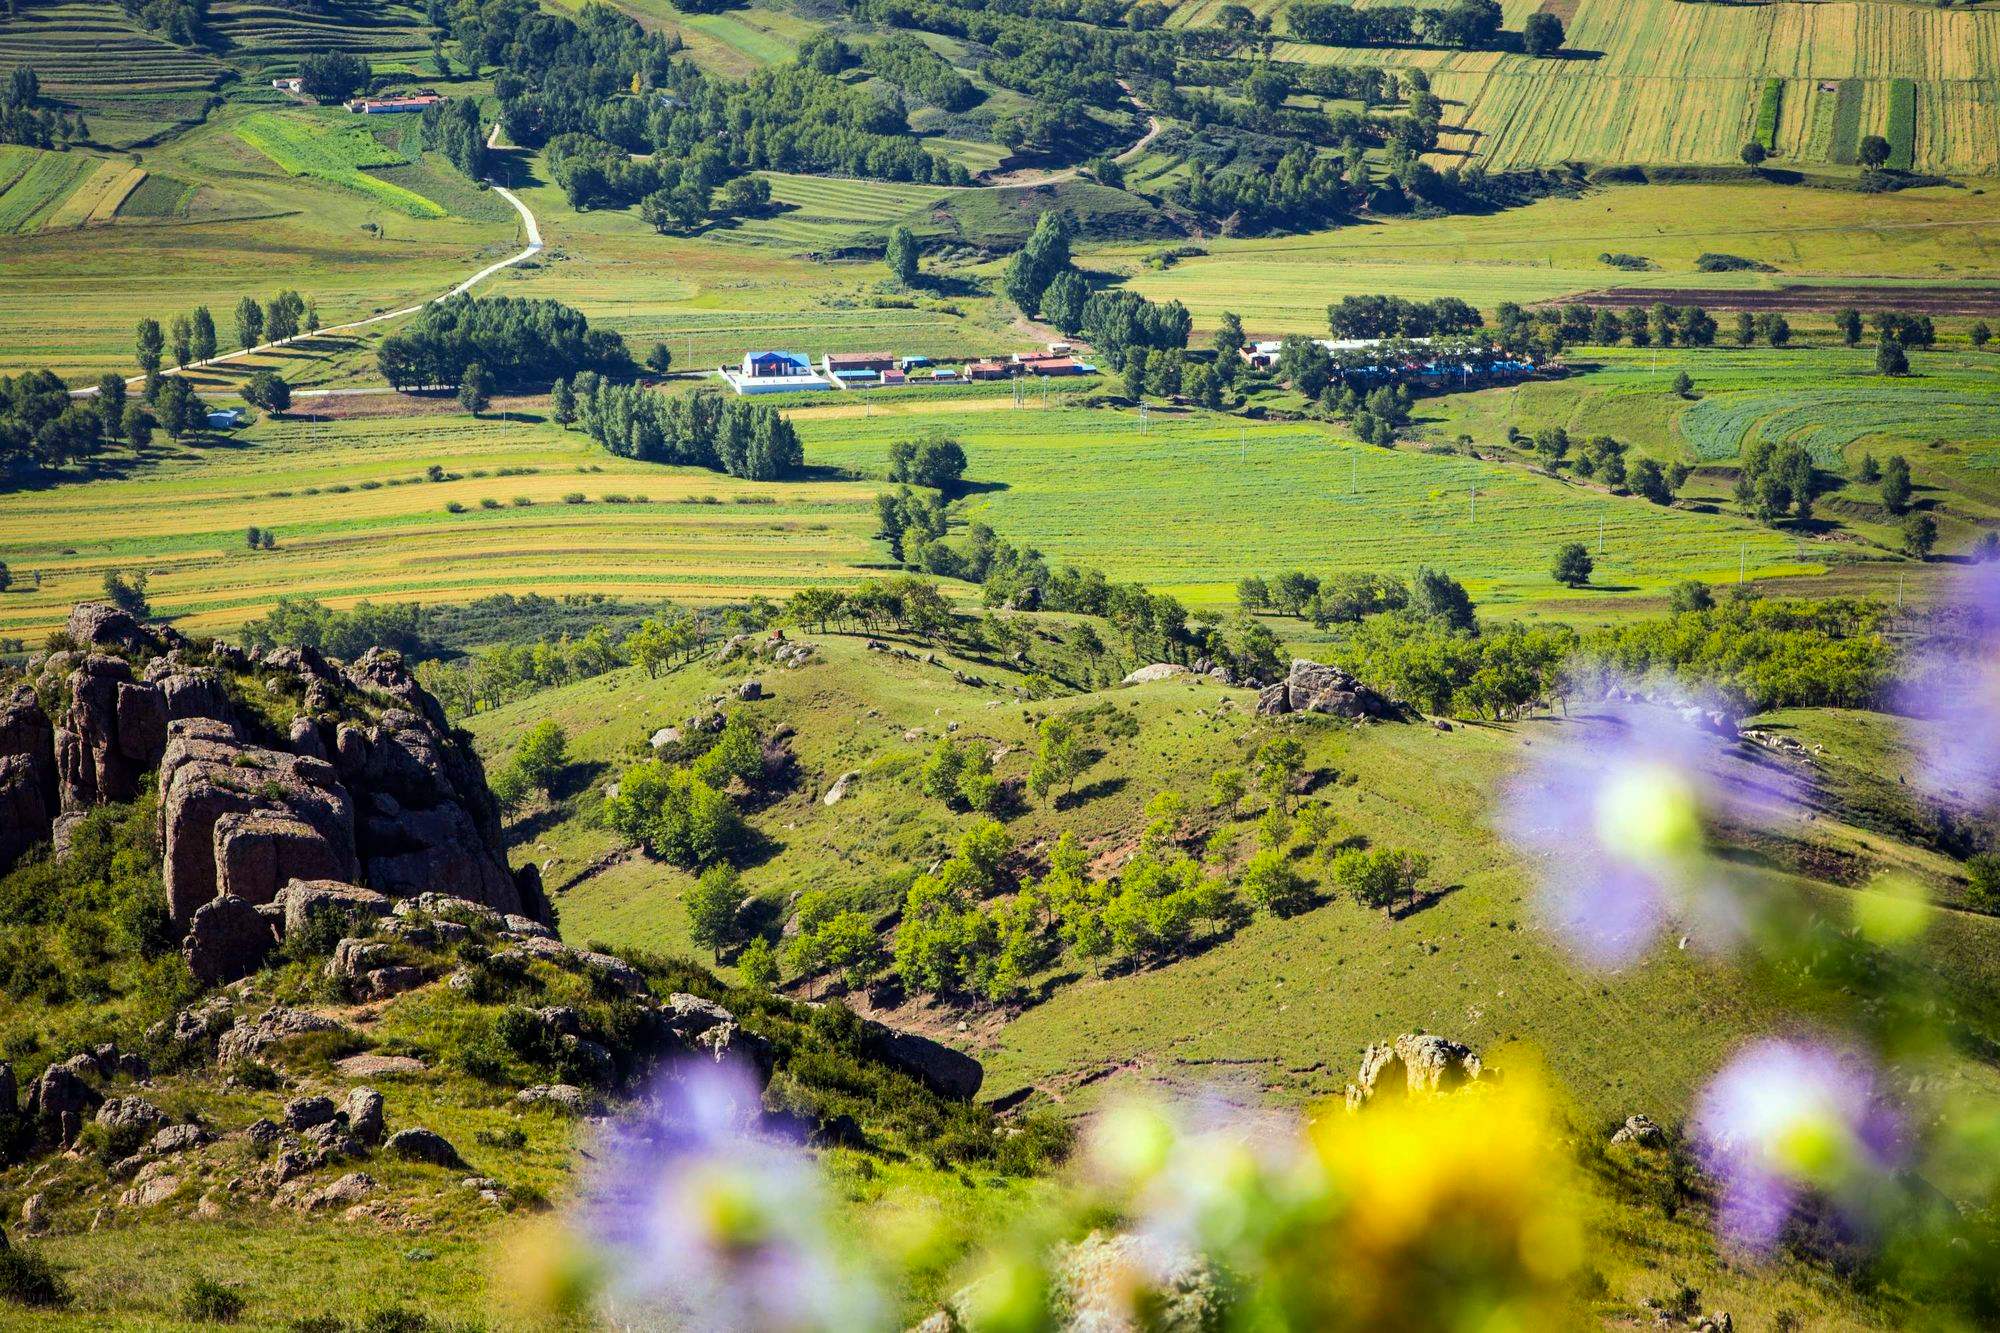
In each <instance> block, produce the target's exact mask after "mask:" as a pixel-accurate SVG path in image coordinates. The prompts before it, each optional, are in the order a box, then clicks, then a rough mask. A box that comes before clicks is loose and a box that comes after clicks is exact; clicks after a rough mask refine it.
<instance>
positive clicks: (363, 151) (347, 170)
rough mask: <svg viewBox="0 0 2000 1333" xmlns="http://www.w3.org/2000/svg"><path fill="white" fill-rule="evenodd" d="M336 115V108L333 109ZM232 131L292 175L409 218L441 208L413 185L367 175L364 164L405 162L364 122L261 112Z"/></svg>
mask: <svg viewBox="0 0 2000 1333" xmlns="http://www.w3.org/2000/svg"><path fill="white" fill-rule="evenodd" d="M334 114H336V115H337V114H341V113H337V112H336V113H334ZM236 135H237V137H238V138H240V139H242V140H243V142H245V143H247V144H249V145H250V146H251V147H252V148H255V149H256V150H257V151H258V152H260V153H262V154H264V156H266V157H268V158H270V159H271V160H272V161H273V162H276V163H277V164H278V165H279V166H280V167H283V168H284V169H285V170H286V171H288V172H290V173H291V174H292V175H294V176H310V177H312V178H313V179H315V180H323V181H326V182H328V183H330V184H333V185H342V186H346V187H347V188H348V189H350V190H359V191H360V192H361V193H363V194H366V195H368V196H370V197H372V198H374V199H376V200H379V201H380V202H382V203H385V204H387V205H389V206H390V207H391V208H393V209H395V210H397V211H398V212H401V213H407V214H409V215H410V216H411V217H418V218H441V217H443V216H444V215H445V210H444V208H443V207H442V206H441V205H439V204H438V203H436V202H435V201H433V200H430V199H426V198H424V197H423V196H422V195H420V194H417V193H416V192H414V191H412V190H406V189H404V188H403V187H402V186H400V185H395V184H391V183H390V182H388V181H385V180H382V179H380V178H379V177H376V176H371V175H369V174H368V173H367V172H366V171H364V170H363V168H364V167H394V166H402V165H404V162H405V159H404V157H403V155H402V154H401V153H398V152H396V151H395V150H394V149H392V148H389V147H386V146H385V145H384V144H383V143H382V142H381V141H380V140H378V139H377V138H375V136H374V135H373V134H371V133H369V131H368V127H367V126H366V125H361V124H356V123H354V122H352V121H347V122H344V123H343V122H334V121H330V120H328V119H327V118H325V117H321V118H319V120H318V123H308V122H307V121H305V120H303V119H300V118H295V117H292V116H286V115H279V114H275V113H271V112H263V111H260V112H258V113H256V114H255V115H251V116H245V117H244V118H243V119H242V120H240V121H238V122H237V125H236Z"/></svg>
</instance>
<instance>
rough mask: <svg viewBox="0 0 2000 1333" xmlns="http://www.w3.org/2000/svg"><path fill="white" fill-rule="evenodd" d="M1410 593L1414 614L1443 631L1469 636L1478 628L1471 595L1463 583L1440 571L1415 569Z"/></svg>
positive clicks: (1426, 568)
mask: <svg viewBox="0 0 2000 1333" xmlns="http://www.w3.org/2000/svg"><path fill="white" fill-rule="evenodd" d="M1410 591H1411V597H1410V605H1411V606H1412V607H1413V608H1414V609H1415V610H1416V612H1417V614H1418V615H1420V616H1423V617H1424V618H1425V619H1427V620H1431V621H1435V622H1436V623H1437V624H1438V625H1440V626H1441V627H1443V628H1444V629H1447V630H1450V631H1453V632H1456V633H1470V632H1472V631H1473V630H1476V629H1477V628H1478V627H1479V620H1478V617H1477V616H1476V615H1475V614H1474V612H1473V607H1472V596H1471V594H1469V593H1467V592H1466V590H1465V585H1464V584H1463V583H1460V582H1459V581H1458V580H1457V579H1455V578H1453V577H1452V576H1451V575H1449V574H1447V573H1445V572H1444V571H1443V570H1441V569H1432V568H1431V567H1430V566H1428V565H1419V566H1418V567H1417V577H1416V581H1415V583H1414V584H1413V585H1412V587H1411V590H1410Z"/></svg>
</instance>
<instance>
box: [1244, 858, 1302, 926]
mask: <svg viewBox="0 0 2000 1333" xmlns="http://www.w3.org/2000/svg"><path fill="white" fill-rule="evenodd" d="M1240 883H1241V888H1242V890H1243V896H1244V898H1246V899H1248V900H1249V902H1250V904H1251V906H1253V907H1261V908H1262V909H1264V910H1265V911H1267V912H1269V913H1270V914H1271V915H1272V916H1279V917H1287V916H1297V915H1298V914H1299V913H1300V912H1303V911H1305V910H1306V909H1308V908H1309V907H1311V906H1312V905H1313V891H1312V883H1311V881H1309V880H1307V879H1306V877H1305V876H1304V875H1301V874H1300V873H1299V872H1298V871H1297V870H1295V869H1293V867H1292V863H1291V859H1290V858H1289V857H1287V856H1286V855H1285V853H1284V852H1283V851H1281V850H1279V849H1277V848H1270V849H1268V850H1265V851H1261V852H1258V853H1257V854H1256V855H1255V856H1253V857H1251V858H1250V860H1249V861H1248V862H1247V863H1245V865H1244V867H1243V875H1242V879H1241V882H1240Z"/></svg>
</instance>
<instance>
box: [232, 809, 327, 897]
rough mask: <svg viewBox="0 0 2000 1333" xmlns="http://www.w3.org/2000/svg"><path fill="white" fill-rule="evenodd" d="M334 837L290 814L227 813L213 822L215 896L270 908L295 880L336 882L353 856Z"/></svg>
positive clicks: (261, 812)
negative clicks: (224, 895)
mask: <svg viewBox="0 0 2000 1333" xmlns="http://www.w3.org/2000/svg"><path fill="white" fill-rule="evenodd" d="M337 836H338V834H337V832H335V833H334V834H332V835H331V836H330V835H329V833H328V832H327V831H323V830H321V829H317V828H314V827H313V826H312V825H311V824H308V823H306V822H305V821H304V820H302V819H296V818H294V817H293V816H291V815H290V814H276V813H270V812H266V811H254V812H244V811H234V810H233V811H230V812H229V813H228V814H225V815H222V816H221V817H219V818H218V819H217V820H216V821H215V885H216V891H217V892H218V893H229V894H234V895H236V896H237V897H238V898H242V899H245V900H247V901H249V902H253V903H268V902H271V901H273V900H275V899H276V898H277V896H278V890H279V889H280V888H282V887H283V886H284V885H286V884H289V883H291V882H292V881H293V880H298V879H305V880H324V879H339V878H340V877H341V876H342V875H345V874H350V873H352V871H353V868H354V854H353V853H352V852H351V851H350V850H349V849H348V848H347V847H346V846H345V845H342V844H339V843H336V842H335V841H334V838H335V837H337Z"/></svg>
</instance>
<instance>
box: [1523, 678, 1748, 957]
mask: <svg viewBox="0 0 2000 1333" xmlns="http://www.w3.org/2000/svg"><path fill="white" fill-rule="evenodd" d="M1716 744H1717V741H1716V737H1715V736H1713V735H1711V734H1708V733H1707V732H1705V731H1704V730H1702V728H1701V727H1700V726H1699V725H1697V724H1696V722H1695V721H1693V720H1690V718H1689V717H1687V716H1683V715H1682V714H1680V713H1678V712H1675V711H1674V710H1670V709H1667V708H1662V707H1656V706H1651V705H1640V706H1635V707H1630V708H1621V709H1620V710H1619V711H1618V712H1617V713H1616V714H1615V715H1612V716H1603V717H1594V718H1590V719H1585V720H1579V721H1576V722H1572V723H1570V724H1569V729H1568V731H1567V734H1565V735H1564V736H1563V737H1562V738H1561V739H1559V740H1557V741H1556V742H1554V743H1553V744H1547V745H1538V746H1536V747H1535V748H1534V749H1533V751H1532V752H1531V753H1530V756H1529V759H1528V763H1527V766H1526V767H1525V768H1524V769H1523V770H1522V772H1521V773H1519V774H1518V775H1517V776H1516V777H1515V779H1514V781H1513V782H1512V783H1510V784H1509V786H1508V788H1507V790H1506V792H1505V794H1504V797H1503V806H1502V813H1501V817H1500V821H1499V822H1500V826H1501V829H1502V831H1503V832H1504V833H1506V834H1507V835H1508V836H1510V837H1511V838H1513V839H1514V840H1515V842H1516V843H1517V845H1519V846H1520V847H1521V848H1522V849H1523V850H1525V851H1527V852H1528V853H1529V854H1530V855H1531V856H1532V857H1533V858H1534V860H1535V862H1536V864H1537V869H1538V871H1539V873H1540V876H1541V881H1542V883H1541V895H1540V902H1541V909H1542V913H1543V916H1544V918H1545V919H1546V920H1547V921H1548V922H1549V924H1550V925H1551V926H1553V927H1554V928H1555V930H1556V931H1557V933H1558V934H1560V935H1561V937H1562V938H1563V939H1564V941H1565V942H1567V943H1568V944H1569V946H1570V947H1571V948H1572V949H1574V950H1575V951H1576V952H1577V953H1578V954H1579V955H1580V956H1582V957H1583V958H1584V959H1585V960H1586V961H1588V962H1590V963H1591V964H1593V965H1595V966H1598V967H1607V968H1616V967H1624V966H1627V965H1629V964H1631V963H1633V962H1634V961H1636V960H1637V959H1638V957H1639V956H1640V955H1641V954H1642V953H1644V952H1645V951H1646V949H1647V948H1649V947H1650V946H1651V945H1652V944H1653V942H1654V941H1655V940H1656V939H1658V937H1659V936H1660V935H1661V933H1662V932H1663V931H1665V930H1666V929H1667V927H1668V926H1669V924H1670V923H1675V922H1679V923H1681V924H1683V925H1685V926H1686V927H1687V928H1688V929H1689V930H1690V932H1691V933H1692V934H1694V935H1695V936H1696V937H1697V938H1698V939H1700V940H1701V941H1702V942H1703V943H1705V944H1711V945H1712V944H1716V943H1720V942H1724V941H1727V940H1729V939H1732V938H1734V937H1735V936H1736V935H1737V934H1738V933H1739V930H1740V922H1739V920H1738V917H1739V915H1740V911H1739V905H1738V903H1737V902H1736V900H1735V898H1734V896H1733V895H1732V894H1731V893H1730V892H1729V890H1728V886H1727V884H1726V882H1724V881H1723V880H1722V879H1721V878H1720V876H1719V874H1718V871H1717V869H1716V867H1715V865H1714V863H1713V862H1712V861H1711V860H1710V859H1709V858H1708V856H1707V855H1706V841H1705V838H1704V835H1703V831H1702V829H1703V822H1704V818H1705V817H1706V816H1707V815H1709V814H1711V813H1713V812H1714V810H1715V809H1716V808H1717V807H1719V806H1723V805H1732V804H1735V803H1737V802H1736V798H1735V797H1734V796H1732V795H1731V794H1730V793H1728V792H1726V791H1725V790H1724V789H1723V787H1722V786H1721V784H1719V783H1718V782H1716V781H1715V780H1714V779H1713V778H1712V777H1711V776H1710V774H1709V771H1708V769H1707V768H1706V767H1705V766H1704V762H1703V761H1704V759H1705V758H1706V757H1708V756H1709V755H1711V754H1712V753H1713V751H1714V750H1715V748H1716Z"/></svg>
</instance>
